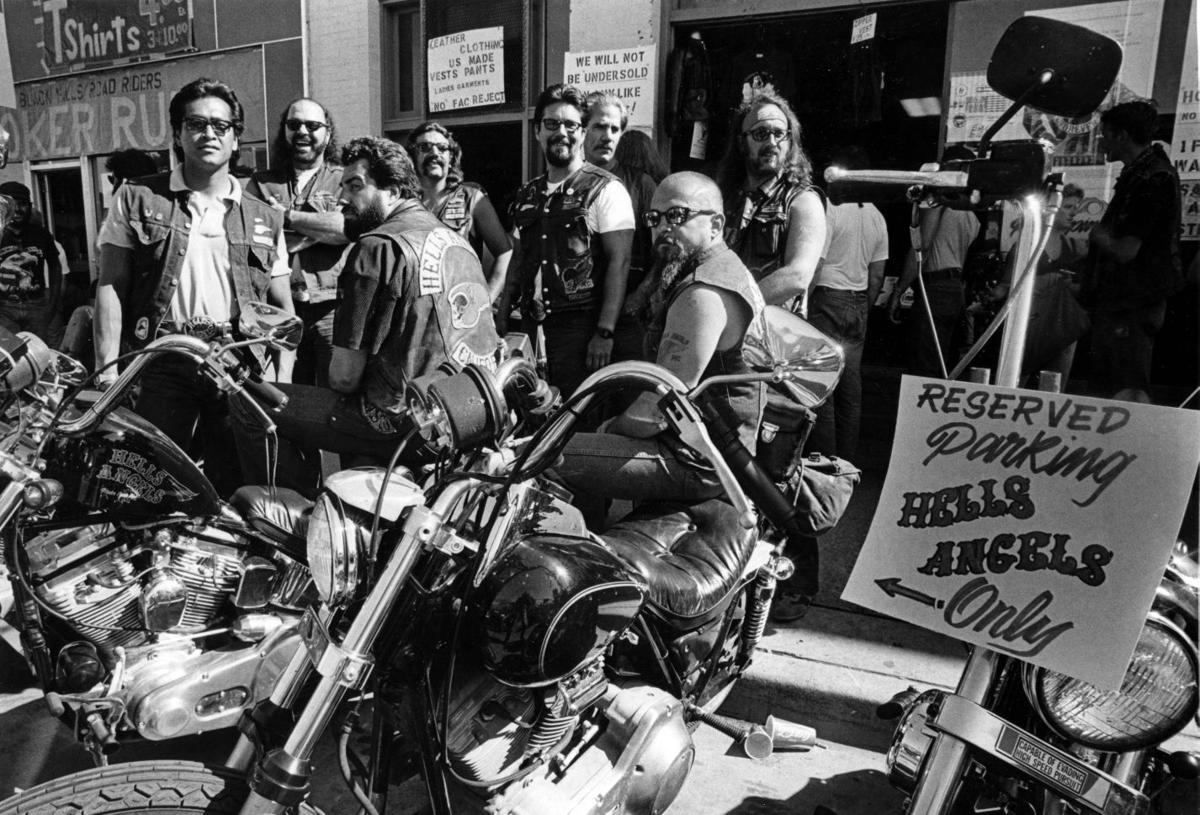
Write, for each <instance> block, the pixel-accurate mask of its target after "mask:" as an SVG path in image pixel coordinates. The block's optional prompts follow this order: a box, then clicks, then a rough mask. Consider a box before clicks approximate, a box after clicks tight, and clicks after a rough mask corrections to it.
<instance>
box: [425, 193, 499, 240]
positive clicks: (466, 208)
mask: <svg viewBox="0 0 1200 815" xmlns="http://www.w3.org/2000/svg"><path fill="white" fill-rule="evenodd" d="M486 197H487V193H486V192H484V191H483V188H482V187H480V186H479V185H478V184H472V183H470V182H469V181H464V182H462V183H460V184H458V185H457V186H455V187H454V188H453V189H451V190H449V191H448V192H447V193H446V195H445V196H444V197H443V198H442V200H441V201H440V202H439V203H438V205H437V206H436V207H435V208H434V209H433V210H432V212H433V214H434V215H436V216H437V218H438V220H439V221H441V222H442V223H444V224H445V225H446V226H448V227H450V228H451V229H453V230H454V231H455V232H457V233H458V234H459V235H461V236H462V237H463V238H464V239H465V240H466V241H467V242H468V243H470V244H471V248H472V249H474V250H475V254H477V255H479V257H481V258H482V257H483V237H482V236H481V235H480V234H479V233H478V232H476V231H475V207H476V205H478V204H479V202H480V201H482V200H483V199H484V198H486Z"/></svg>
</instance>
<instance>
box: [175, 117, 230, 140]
mask: <svg viewBox="0 0 1200 815" xmlns="http://www.w3.org/2000/svg"><path fill="white" fill-rule="evenodd" d="M183 126H184V127H186V128H187V129H188V132H189V133H204V132H206V131H207V130H208V129H209V128H210V127H211V128H212V129H213V133H216V134H217V135H218V136H226V135H228V134H229V131H230V130H233V129H234V128H235V127H237V125H236V123H234V122H231V121H229V120H227V119H210V118H208V117H207V116H184V117H183Z"/></svg>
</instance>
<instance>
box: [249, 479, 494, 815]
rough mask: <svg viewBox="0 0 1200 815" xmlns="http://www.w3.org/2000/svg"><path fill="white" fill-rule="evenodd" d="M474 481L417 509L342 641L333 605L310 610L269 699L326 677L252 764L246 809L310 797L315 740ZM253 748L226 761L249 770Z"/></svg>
mask: <svg viewBox="0 0 1200 815" xmlns="http://www.w3.org/2000/svg"><path fill="white" fill-rule="evenodd" d="M473 486H475V482H474V481H472V480H470V479H465V480H463V481H459V482H455V483H454V484H451V485H450V486H448V487H447V488H446V489H445V490H443V491H442V493H441V495H439V496H438V498H437V500H436V501H435V502H434V504H433V506H432V507H431V508H428V509H427V508H425V507H414V508H413V509H412V510H411V512H410V513H409V516H408V519H407V520H406V521H405V524H404V531H403V534H402V537H401V539H400V542H399V543H398V544H397V545H396V548H395V550H394V551H393V552H392V555H391V558H390V559H389V560H388V564H387V567H386V568H385V569H384V571H383V572H382V575H381V577H380V579H379V582H378V583H376V584H375V586H374V588H372V589H371V592H370V594H368V595H367V598H366V599H365V600H364V601H363V603H362V606H361V607H360V608H359V610H358V613H357V614H356V615H355V617H354V620H353V622H351V624H350V628H349V630H348V631H347V632H346V636H345V638H344V639H343V640H342V642H341V643H340V644H336V643H333V642H332V641H331V640H330V638H329V636H328V632H327V630H326V625H327V622H328V618H329V613H328V610H327V609H322V613H321V615H320V616H316V615H313V614H311V613H310V614H306V615H305V621H304V623H302V625H301V627H302V630H303V633H304V640H305V644H306V646H307V647H306V648H301V649H298V650H297V652H296V655H295V656H293V657H292V661H291V662H290V663H289V664H288V667H287V669H286V670H285V671H284V674H283V676H282V677H281V679H280V682H279V684H277V685H276V687H275V690H274V691H273V692H272V694H271V700H272V701H273V702H275V703H276V704H279V705H280V706H287V705H289V704H294V703H295V701H296V697H297V696H298V695H299V693H300V690H301V688H303V686H304V683H305V681H306V680H307V679H308V677H309V676H310V675H311V674H312V672H313V671H316V672H317V673H319V674H320V675H321V680H320V682H319V683H318V684H317V687H316V689H315V690H314V691H313V693H312V696H311V697H310V698H309V700H308V703H307V704H306V705H305V706H304V707H303V709H301V711H300V715H299V717H298V718H297V720H296V724H295V725H294V726H293V727H292V730H291V732H290V734H289V735H288V738H287V741H286V742H285V743H284V745H283V746H282V747H280V748H277V749H274V750H271V751H269V752H268V753H267V754H266V755H265V756H263V758H262V759H261V760H260V761H259V762H258V764H257V765H255V766H254V768H253V771H252V772H251V775H250V789H251V792H250V795H249V797H248V798H247V799H246V802H245V803H244V804H243V805H242V809H241V813H242V815H271V814H272V813H274V814H276V815H282V814H283V813H284V812H286V811H288V810H289V809H292V808H294V807H295V806H296V805H297V804H299V803H300V802H301V801H303V800H304V798H306V797H307V795H308V788H309V778H310V776H311V771H312V766H311V763H310V760H311V758H312V754H313V751H314V750H315V749H316V745H317V740H318V739H319V738H320V737H321V735H322V734H323V733H324V732H325V730H326V729H327V728H328V727H329V723H330V721H331V720H332V718H333V715H334V713H335V712H336V711H337V708H338V706H339V705H340V704H341V703H342V701H343V700H344V699H345V698H346V694H347V693H348V692H349V691H351V690H353V689H355V688H360V687H362V686H363V684H365V682H366V680H367V677H368V675H369V673H370V670H371V667H372V659H371V651H372V648H373V646H374V644H375V640H376V639H377V638H378V636H379V633H380V631H381V630H382V629H383V626H384V623H385V622H386V621H387V619H388V618H389V616H390V615H391V613H392V611H393V609H394V608H395V605H396V602H397V600H398V599H399V597H400V594H401V592H402V591H403V589H404V585H405V583H406V582H407V580H408V577H409V575H410V574H411V573H412V570H413V567H414V566H415V565H416V563H417V559H418V558H419V557H420V555H421V553H422V552H423V551H425V547H426V546H429V545H433V544H434V542H435V538H436V537H437V533H438V532H439V531H440V530H441V526H442V519H443V518H444V517H446V515H448V514H449V512H450V511H451V510H452V509H453V508H454V506H455V505H456V504H457V503H458V502H459V500H460V499H461V498H462V496H463V494H465V492H466V491H467V490H468V489H470V488H472V487H473ZM253 754H254V748H253V745H251V744H250V742H249V739H247V738H246V736H244V735H243V736H242V737H241V738H240V739H239V740H238V744H237V746H236V747H234V750H233V752H232V753H231V755H230V756H229V759H228V760H227V762H226V765H227V766H229V767H231V768H234V769H237V770H241V771H245V770H247V769H249V765H250V760H251V758H252V757H253Z"/></svg>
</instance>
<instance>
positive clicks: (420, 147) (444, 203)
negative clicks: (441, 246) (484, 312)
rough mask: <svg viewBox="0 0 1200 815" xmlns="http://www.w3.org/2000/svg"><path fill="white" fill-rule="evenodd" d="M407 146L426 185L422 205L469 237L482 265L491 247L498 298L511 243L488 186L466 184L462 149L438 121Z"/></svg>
mask: <svg viewBox="0 0 1200 815" xmlns="http://www.w3.org/2000/svg"><path fill="white" fill-rule="evenodd" d="M405 144H406V146H407V148H408V156H409V158H411V159H412V163H413V166H414V167H415V168H416V170H417V180H418V181H420V182H421V203H422V204H424V205H425V208H426V209H428V210H429V211H430V212H432V213H433V214H434V215H436V216H437V217H438V220H440V221H441V222H442V223H444V224H445V225H446V226H448V227H450V228H451V229H453V230H454V231H455V232H457V233H458V234H460V235H462V236H463V237H464V238H466V239H467V241H468V242H469V243H470V244H471V248H472V249H474V250H475V254H477V255H479V259H480V260H481V261H482V260H483V259H484V252H483V250H484V247H487V251H488V254H489V255H490V256H491V263H490V264H489V265H488V268H487V269H485V270H484V271H485V276H486V277H487V281H488V290H489V291H490V292H491V295H492V299H493V300H495V299H497V298H498V297H499V296H500V293H501V290H502V289H503V288H504V278H505V276H506V275H507V274H508V262H509V260H511V259H512V241H511V240H509V238H508V235H507V234H506V233H505V231H504V226H503V225H502V224H501V223H500V218H499V216H498V215H496V208H495V207H493V206H492V202H491V201H490V200H489V199H488V195H487V193H486V192H484V190H483V188H482V187H480V186H479V185H478V184H472V183H471V182H469V181H464V180H463V172H462V147H460V146H459V144H458V142H457V141H455V140H454V135H453V134H451V132H450V131H449V130H447V129H446V128H445V127H443V126H442V125H441V124H439V123H437V122H422V123H421V124H419V125H417V126H416V127H414V128H413V129H412V132H411V133H409V134H408V140H407V142H406V143H405Z"/></svg>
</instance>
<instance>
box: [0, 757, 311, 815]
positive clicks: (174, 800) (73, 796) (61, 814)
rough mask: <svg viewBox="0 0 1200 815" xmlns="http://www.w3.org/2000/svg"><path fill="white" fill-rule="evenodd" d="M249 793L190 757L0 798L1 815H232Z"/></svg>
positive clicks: (86, 775) (87, 774) (59, 781)
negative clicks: (136, 814)
mask: <svg viewBox="0 0 1200 815" xmlns="http://www.w3.org/2000/svg"><path fill="white" fill-rule="evenodd" d="M248 794H249V788H248V787H247V786H246V781H245V779H243V778H242V777H241V776H240V775H238V774H236V773H233V772H230V771H228V770H225V769H223V768H217V767H207V766H205V765H204V764H200V763H198V762H195V761H130V762H126V763H124V764H112V765H110V766H107V767H96V768H95V769H91V770H84V771H82V772H78V773H73V774H71V775H68V776H64V777H62V778H56V779H54V780H53V781H47V782H46V783H44V784H38V785H37V786H36V787H31V788H30V789H27V790H25V792H22V793H20V794H19V795H14V796H13V797H11V798H7V799H5V800H3V801H0V815H110V813H122V812H140V813H153V812H162V813H166V812H172V813H181V812H184V813H189V812H190V813H204V814H205V815H227V814H228V815H233V814H234V813H236V812H237V811H238V810H239V809H241V806H242V802H243V801H245V800H246V796H247V795H248ZM309 811H311V810H309Z"/></svg>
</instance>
